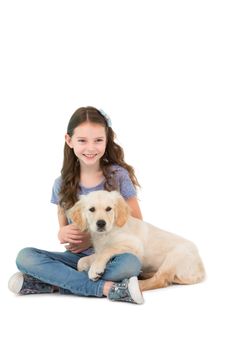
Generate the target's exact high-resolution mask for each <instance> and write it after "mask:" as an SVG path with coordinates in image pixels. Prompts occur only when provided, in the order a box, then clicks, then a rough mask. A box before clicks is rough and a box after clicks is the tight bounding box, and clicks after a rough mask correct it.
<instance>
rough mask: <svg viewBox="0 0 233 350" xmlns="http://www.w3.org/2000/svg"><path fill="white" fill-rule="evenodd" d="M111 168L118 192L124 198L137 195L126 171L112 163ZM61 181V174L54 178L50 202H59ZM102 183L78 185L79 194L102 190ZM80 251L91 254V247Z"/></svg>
mask: <svg viewBox="0 0 233 350" xmlns="http://www.w3.org/2000/svg"><path fill="white" fill-rule="evenodd" d="M112 170H113V171H114V180H115V182H114V183H116V186H117V188H118V191H119V192H120V194H121V195H122V196H123V197H124V198H125V199H128V198H131V197H135V196H136V195H137V193H136V190H135V187H134V185H133V183H132V181H131V179H130V177H129V173H128V171H127V170H126V169H124V168H123V167H121V166H119V165H112ZM61 182H62V179H61V176H59V177H58V178H57V179H56V180H55V182H54V185H53V189H52V196H51V203H54V204H59V193H60V188H61ZM104 184H105V180H104V181H102V182H101V183H100V184H99V185H97V186H95V187H84V186H80V191H79V195H84V194H88V193H90V192H92V191H100V190H103V189H104ZM68 222H69V223H71V222H72V221H71V220H70V219H68ZM82 253H84V254H86V255H90V254H93V249H92V248H90V249H87V250H85V251H83V252H82Z"/></svg>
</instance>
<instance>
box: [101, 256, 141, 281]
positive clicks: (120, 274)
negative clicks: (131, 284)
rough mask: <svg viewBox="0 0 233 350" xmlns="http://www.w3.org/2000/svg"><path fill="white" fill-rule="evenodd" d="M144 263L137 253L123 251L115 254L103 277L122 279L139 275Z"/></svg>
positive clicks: (114, 279)
mask: <svg viewBox="0 0 233 350" xmlns="http://www.w3.org/2000/svg"><path fill="white" fill-rule="evenodd" d="M141 267H142V264H141V262H140V260H139V259H138V257H137V256H136V255H133V254H130V253H123V254H119V255H115V256H114V257H112V259H111V260H110V261H109V263H108V264H107V268H106V270H105V273H104V276H103V279H105V280H110V281H122V280H123V279H124V278H130V277H132V276H138V275H139V274H140V272H141Z"/></svg>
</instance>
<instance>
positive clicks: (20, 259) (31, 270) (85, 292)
mask: <svg viewBox="0 0 233 350" xmlns="http://www.w3.org/2000/svg"><path fill="white" fill-rule="evenodd" d="M84 256H86V255H85V254H83V253H78V254H74V253H71V252H70V251H65V252H48V251H46V250H41V249H37V248H24V249H22V250H21V251H20V252H19V254H18V256H17V259H16V265H17V267H18V269H19V270H20V271H21V272H23V273H26V274H28V275H31V276H33V277H35V278H37V279H39V280H41V281H43V282H45V283H48V284H51V285H54V286H58V287H59V289H60V292H61V293H62V294H76V295H80V296H96V297H102V296H103V286H104V283H105V281H116V282H117V281H122V280H123V279H124V278H130V277H132V276H138V275H139V273H140V270H141V263H140V261H139V259H138V258H137V257H136V256H135V255H133V254H129V253H124V254H119V255H115V256H114V257H112V259H111V260H110V261H109V262H108V264H107V266H106V270H105V272H104V275H103V276H102V277H101V279H99V280H98V281H92V280H90V279H89V277H88V274H87V272H84V271H83V272H79V271H77V262H78V260H79V259H80V258H82V257H84Z"/></svg>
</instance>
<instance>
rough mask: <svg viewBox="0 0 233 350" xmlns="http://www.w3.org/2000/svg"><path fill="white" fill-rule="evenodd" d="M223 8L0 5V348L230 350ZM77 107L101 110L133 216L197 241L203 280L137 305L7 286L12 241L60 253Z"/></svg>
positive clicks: (227, 35) (227, 49)
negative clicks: (59, 199)
mask: <svg viewBox="0 0 233 350" xmlns="http://www.w3.org/2000/svg"><path fill="white" fill-rule="evenodd" d="M232 18H233V13H232V9H231V1H224V0H221V1H214V0H212V1H205V0H201V1H199V0H196V1H187V0H186V1H185V0H184V1H180V0H179V1H149V0H143V1H137V0H128V1H127V0H124V1H119V0H118V1H109V0H108V1H107V0H106V1H104V0H99V1H90V0H85V1H78V0H77V1H70V0H65V1H59V0H57V1H50V0H47V1H41V0H40V1H32V0H31V1H25V0H21V1H10V0H8V1H1V5H0V35H1V55H0V58H1V68H0V69H1V72H0V73H1V74H0V84H1V87H0V88H1V103H0V118H1V122H0V123H1V129H0V130H1V138H0V142H1V144H0V149H1V181H0V184H1V192H0V193H1V246H2V248H1V279H0V282H1V305H2V306H1V318H2V322H1V323H2V325H3V327H2V328H1V333H2V336H1V340H0V342H1V343H3V342H4V345H1V348H2V349H3V348H4V349H13V348H17V349H25V350H26V349H31V348H33V349H42V348H44V349H48V348H52V349H63V348H66V349H69V348H78V349H80V348H82V349H85V348H88V349H89V348H93V349H108V348H111V349H119V348H132V349H133V348H144V349H146V348H156V349H160V350H161V349H170V348H171V347H173V348H174V347H177V348H179V349H180V350H182V349H187V348H188V349H190V350H192V349H198V348H199V349H207V348H213V347H215V348H221V349H224V350H227V349H232V345H233V341H232V311H233V308H232V295H233V293H232V292H233V290H232V277H233V274H232V267H233V264H232V245H231V243H230V236H231V235H232V228H233V225H232V198H233V186H232V178H233V171H232V149H233V141H232V125H231V119H232V109H233V108H232V94H233V88H232V81H233V69H232V66H233V65H232V62H233V51H232V33H233V25H232ZM86 105H93V106H96V107H97V108H102V109H104V110H105V111H106V112H107V113H108V114H109V115H110V116H111V118H112V123H113V128H114V130H115V132H116V134H117V137H118V142H119V143H120V144H121V145H122V146H123V148H124V150H125V155H126V161H127V162H128V163H129V164H132V165H133V166H134V167H135V170H136V174H137V176H138V179H139V181H140V183H141V185H142V189H141V191H140V193H139V199H140V205H141V208H142V211H143V216H144V219H145V220H146V221H150V222H151V223H154V224H155V225H156V226H159V227H161V228H164V229H167V230H170V231H172V232H175V233H178V234H181V235H183V236H185V237H186V238H188V239H191V240H193V241H194V242H195V243H196V244H197V246H198V247H199V250H200V254H201V256H202V258H203V260H204V263H205V266H206V270H207V275H208V278H207V280H206V281H205V282H204V283H202V284H199V285H195V286H181V287H170V288H167V289H163V290H157V291H151V292H147V293H145V294H144V297H145V304H144V305H143V306H135V305H131V304H126V303H111V302H109V301H108V300H106V299H95V298H81V297H71V296H66V297H65V296H59V295H55V296H51V295H48V296H28V297H17V296H14V295H12V294H11V293H10V292H8V290H7V281H8V278H9V277H10V275H11V274H12V273H14V272H15V271H16V267H15V257H16V254H17V252H18V250H19V249H21V248H23V247H25V246H36V247H39V248H44V249H48V250H62V249H63V248H62V247H61V246H60V245H59V243H58V241H57V228H58V225H57V219H56V208H55V206H53V205H52V204H50V195H51V188H52V185H53V181H54V179H55V178H56V177H57V176H59V173H60V169H61V165H62V158H63V144H64V133H65V131H66V126H67V123H68V120H69V118H70V116H71V115H72V113H73V112H74V110H75V109H76V108H78V107H80V106H86ZM230 327H231V328H230Z"/></svg>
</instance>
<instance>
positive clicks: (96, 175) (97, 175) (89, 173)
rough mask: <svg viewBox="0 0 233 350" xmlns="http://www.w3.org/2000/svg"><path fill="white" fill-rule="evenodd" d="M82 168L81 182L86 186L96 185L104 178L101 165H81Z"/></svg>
mask: <svg viewBox="0 0 233 350" xmlns="http://www.w3.org/2000/svg"><path fill="white" fill-rule="evenodd" d="M80 165H81V164H80ZM80 170H81V171H80V184H81V185H83V186H84V187H95V186H97V185H99V184H100V183H101V181H103V179H104V176H103V172H102V170H101V169H100V166H99V165H93V166H85V165H81V167H80Z"/></svg>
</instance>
